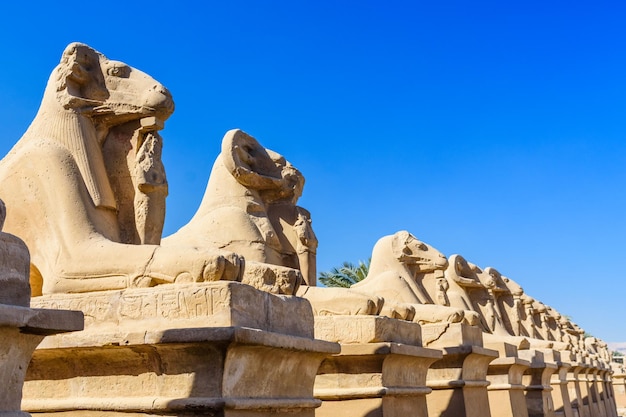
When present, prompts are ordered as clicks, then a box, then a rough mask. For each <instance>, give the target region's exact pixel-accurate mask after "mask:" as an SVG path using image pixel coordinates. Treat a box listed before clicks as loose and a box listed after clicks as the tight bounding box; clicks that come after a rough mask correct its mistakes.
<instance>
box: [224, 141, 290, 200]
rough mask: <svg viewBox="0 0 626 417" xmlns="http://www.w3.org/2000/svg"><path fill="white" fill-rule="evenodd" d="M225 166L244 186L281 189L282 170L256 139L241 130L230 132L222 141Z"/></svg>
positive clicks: (258, 188) (259, 188) (260, 188)
mask: <svg viewBox="0 0 626 417" xmlns="http://www.w3.org/2000/svg"><path fill="white" fill-rule="evenodd" d="M221 155H222V160H223V162H224V166H225V167H226V169H227V170H228V172H230V174H231V175H232V176H233V177H235V179H236V180H237V181H238V182H239V183H240V184H242V185H244V186H246V187H249V188H252V189H257V190H265V189H272V188H277V187H281V186H282V184H283V179H282V177H281V176H280V169H278V168H277V166H276V164H275V162H274V161H273V159H272V158H271V157H270V155H269V154H268V153H267V150H266V149H265V148H264V147H263V146H261V144H260V143H259V142H257V140H256V139H254V138H253V137H252V136H250V135H248V134H247V133H245V132H243V131H241V130H239V129H233V130H230V131H228V132H227V133H226V135H224V139H223V140H222V154H221Z"/></svg>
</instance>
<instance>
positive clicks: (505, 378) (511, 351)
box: [486, 343, 530, 417]
mask: <svg viewBox="0 0 626 417" xmlns="http://www.w3.org/2000/svg"><path fill="white" fill-rule="evenodd" d="M486 347H488V348H491V349H494V350H496V351H498V353H499V355H500V356H499V357H498V358H496V359H494V360H493V361H492V362H491V363H490V364H489V368H488V371H487V380H488V381H489V383H490V384H489V386H488V387H487V391H488V394H489V405H490V407H491V414H492V415H493V416H494V417H495V416H497V417H528V410H527V409H526V399H525V397H524V385H522V376H523V374H524V372H525V371H526V369H528V367H529V366H530V362H528V361H526V360H523V359H520V358H519V357H518V355H517V348H516V347H515V346H513V345H510V344H507V343H498V344H492V343H489V344H487V345H486Z"/></svg>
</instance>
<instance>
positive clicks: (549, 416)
mask: <svg viewBox="0 0 626 417" xmlns="http://www.w3.org/2000/svg"><path fill="white" fill-rule="evenodd" d="M545 351H549V352H553V351H551V350H549V349H545ZM518 354H519V356H520V357H521V358H523V359H525V360H528V361H529V362H530V368H528V370H527V371H526V372H525V375H524V378H523V381H524V385H525V386H526V406H527V407H528V416H529V417H554V416H555V414H554V401H553V400H552V386H551V385H550V379H551V378H552V374H553V373H555V372H557V369H558V366H557V364H556V363H555V362H553V361H550V359H552V358H546V357H545V356H546V355H548V353H546V352H544V350H543V349H542V350H540V349H528V350H520V351H518ZM548 356H550V355H548Z"/></svg>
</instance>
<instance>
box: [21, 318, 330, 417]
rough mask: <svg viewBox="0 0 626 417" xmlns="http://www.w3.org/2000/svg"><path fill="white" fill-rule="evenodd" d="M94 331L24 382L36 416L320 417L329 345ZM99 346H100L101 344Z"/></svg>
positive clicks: (39, 358) (41, 360)
mask: <svg viewBox="0 0 626 417" xmlns="http://www.w3.org/2000/svg"><path fill="white" fill-rule="evenodd" d="M84 333H90V331H86V332H83V333H82V334H81V333H77V334H74V335H73V336H74V337H66V338H64V339H57V341H56V342H57V344H56V346H54V347H48V348H45V349H38V350H37V351H36V352H35V354H34V356H33V360H32V361H31V365H30V367H29V369H28V373H27V375H26V382H25V384H24V400H23V408H24V410H26V411H29V412H31V413H32V414H33V415H34V416H48V415H54V416H55V417H61V416H68V417H69V416H71V417H78V416H81V417H82V416H107V417H109V416H120V417H122V416H123V417H129V416H157V415H158V416H172V417H173V416H178V417H182V416H196V415H216V416H218V415H219V416H228V417H248V416H254V417H266V416H267V417H269V416H277V415H289V416H307V417H313V416H314V414H315V413H314V409H315V408H316V407H318V406H319V405H320V403H321V401H320V400H317V399H315V398H314V397H313V384H314V381H315V375H316V373H317V369H318V367H319V364H320V362H321V361H322V360H323V359H324V357H326V356H327V355H329V354H333V353H338V352H339V345H337V344H336V343H330V342H325V341H319V340H313V339H308V338H302V337H296V336H290V335H284V334H278V333H272V332H267V331H263V330H258V329H250V328H243V327H213V328H207V327H205V328H173V329H169V330H156V331H137V332H135V333H126V334H125V335H120V334H119V333H111V334H100V335H99V336H98V337H93V335H90V334H84ZM95 340H97V341H98V342H99V343H94V341H95Z"/></svg>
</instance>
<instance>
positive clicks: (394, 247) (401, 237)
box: [391, 230, 414, 259]
mask: <svg viewBox="0 0 626 417" xmlns="http://www.w3.org/2000/svg"><path fill="white" fill-rule="evenodd" d="M412 238H414V237H413V235H411V234H410V233H409V232H407V231H406V230H401V231H399V232H397V233H396V234H394V235H393V238H392V239H391V251H392V252H393V256H394V257H395V258H396V259H402V258H404V257H405V256H407V255H411V250H410V248H409V247H408V243H409V241H410V240H411V239H412Z"/></svg>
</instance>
